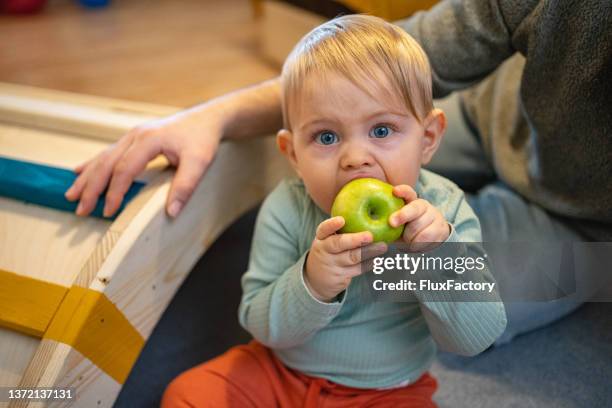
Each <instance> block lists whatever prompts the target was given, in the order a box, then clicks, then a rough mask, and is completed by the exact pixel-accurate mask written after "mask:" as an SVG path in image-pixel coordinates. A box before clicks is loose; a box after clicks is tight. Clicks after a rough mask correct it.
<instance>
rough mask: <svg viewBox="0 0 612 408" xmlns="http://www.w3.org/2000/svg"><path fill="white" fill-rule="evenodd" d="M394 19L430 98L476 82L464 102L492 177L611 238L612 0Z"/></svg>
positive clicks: (496, 4) (509, 3)
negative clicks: (413, 45) (414, 52)
mask: <svg viewBox="0 0 612 408" xmlns="http://www.w3.org/2000/svg"><path fill="white" fill-rule="evenodd" d="M397 24H399V25H400V26H402V27H403V28H404V29H406V31H408V32H409V33H410V34H411V35H412V36H414V37H415V38H416V40H417V41H418V42H419V43H420V44H421V45H422V46H423V48H424V50H425V51H426V53H427V54H428V56H429V58H430V61H431V64H432V67H433V70H434V74H433V77H434V95H435V96H436V97H441V96H444V95H446V94H448V93H450V92H452V91H455V90H462V89H465V88H468V87H470V86H472V85H475V84H478V85H477V86H474V87H472V88H471V89H469V90H467V91H465V92H463V93H462V101H463V104H464V108H465V112H466V114H467V119H468V120H469V121H470V122H471V125H473V126H474V127H475V128H476V129H477V130H478V133H479V137H480V138H481V141H482V144H483V146H484V148H485V151H486V153H487V155H488V157H489V159H490V160H491V163H492V165H493V166H494V168H495V170H496V172H497V174H498V176H499V178H500V179H501V180H503V181H504V182H505V183H507V184H508V185H510V186H511V187H512V188H514V189H515V190H516V191H517V192H518V193H520V194H521V195H523V196H524V197H526V198H527V199H528V200H530V201H533V202H535V203H537V204H539V205H541V206H542V207H543V208H545V209H547V210H549V211H550V212H551V213H552V214H554V215H555V216H558V217H559V218H562V219H563V220H564V221H566V222H567V223H569V224H570V225H571V226H573V227H574V228H575V229H577V230H578V231H579V232H581V233H583V234H584V236H585V238H586V239H590V240H607V241H611V240H612V1H611V0H464V1H459V0H450V1H443V2H441V3H439V4H438V5H437V6H436V7H434V8H432V9H431V10H430V11H428V12H420V13H418V14H416V15H414V16H413V17H411V18H410V19H407V20H403V21H400V22H398V23H397ZM498 68H499V69H498ZM494 71H495V72H494Z"/></svg>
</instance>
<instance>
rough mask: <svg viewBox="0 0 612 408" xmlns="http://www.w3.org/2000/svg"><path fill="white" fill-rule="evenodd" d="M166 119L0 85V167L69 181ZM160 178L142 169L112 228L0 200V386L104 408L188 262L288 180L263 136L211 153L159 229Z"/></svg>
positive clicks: (142, 110) (160, 168) (149, 109)
mask: <svg viewBox="0 0 612 408" xmlns="http://www.w3.org/2000/svg"><path fill="white" fill-rule="evenodd" d="M176 110H177V109H175V108H171V107H165V106H156V105H149V104H141V103H134V102H125V101H118V100H112V99H105V98H97V97H90V96H84V95H77V94H68V93H62V92H56V91H48V90H42V89H36V88H29V87H22V86H16V85H9V84H0V155H2V156H5V157H9V158H12V159H18V160H24V161H30V162H36V163H41V164H47V165H52V166H57V167H64V168H69V169H70V168H73V167H74V166H75V165H77V164H79V163H80V162H82V161H84V160H87V159H88V158H91V157H92V156H93V155H94V154H96V153H97V152H100V151H101V150H103V149H105V148H106V147H107V146H108V145H109V144H110V143H112V142H113V141H115V140H116V139H117V138H118V137H120V136H121V135H122V134H124V133H125V132H126V131H127V130H129V129H130V128H132V127H133V126H135V125H138V124H140V123H142V122H145V121H147V120H150V119H152V118H155V117H160V116H165V115H168V114H171V113H172V112H174V111H176ZM166 167H167V163H166V162H165V160H163V159H161V158H160V159H158V160H155V161H153V162H152V163H151V164H150V165H149V166H148V167H147V170H146V171H145V172H144V173H143V174H142V175H141V177H139V180H142V181H144V182H146V183H147V184H146V186H145V187H144V188H143V189H142V190H141V191H140V193H138V195H136V197H135V198H134V199H133V200H132V201H131V202H130V203H129V204H128V205H127V206H126V208H125V209H124V210H123V211H122V212H121V214H120V215H119V216H118V217H117V218H116V219H115V220H114V221H109V220H106V219H101V218H93V217H85V218H82V217H77V216H76V215H74V214H73V213H70V212H66V211H60V210H55V209H51V208H47V207H45V206H39V205H33V204H28V203H25V202H21V201H17V200H14V199H10V198H6V197H0V387H16V388H30V387H44V388H47V387H55V388H72V389H73V390H74V398H73V399H72V400H71V401H69V403H66V402H59V401H58V402H51V403H48V404H47V405H46V406H51V407H55V406H74V407H110V406H112V404H113V402H114V400H115V398H116V396H117V395H118V393H119V391H120V389H121V386H122V384H123V383H124V381H125V379H126V378H127V376H128V374H129V372H130V369H131V367H132V365H133V364H134V362H135V361H136V358H137V357H138V355H139V353H140V350H141V349H142V347H143V345H144V343H145V342H146V340H147V338H148V337H149V335H150V333H151V331H152V330H153V328H154V327H155V324H156V322H157V321H158V319H159V318H160V316H161V314H162V313H163V311H164V309H165V308H166V306H167V305H168V303H169V302H170V300H171V299H172V296H173V295H174V293H175V292H176V290H177V289H178V287H179V286H180V284H181V282H182V281H183V279H184V278H185V277H186V275H187V274H188V273H189V271H190V270H191V268H192V266H193V265H194V264H195V262H196V261H197V260H198V258H199V257H200V256H201V255H202V254H203V253H204V252H205V251H206V249H207V248H208V247H209V246H210V245H211V244H212V242H213V241H214V240H215V239H216V237H217V236H218V235H219V234H220V233H221V232H222V231H223V230H224V229H225V228H226V227H227V226H228V225H229V224H230V223H232V221H234V220H235V219H236V218H237V217H238V216H240V215H241V214H242V213H244V212H245V211H246V210H248V209H249V208H251V207H253V206H254V205H256V203H257V202H259V201H261V200H262V199H263V197H264V196H265V194H266V193H267V192H268V191H269V190H270V189H271V188H273V187H274V186H275V185H276V183H277V182H278V181H279V180H280V178H281V177H282V176H283V175H285V174H287V172H289V171H290V170H289V168H288V166H287V165H286V164H285V161H284V159H283V158H282V156H281V155H280V154H279V153H277V152H276V149H275V145H274V141H273V140H272V139H271V138H265V139H259V140H255V141H249V142H223V143H221V146H220V149H219V154H218V156H217V157H216V158H215V160H214V162H213V163H212V165H211V167H210V169H209V170H208V172H207V174H206V175H205V177H204V178H203V180H202V182H201V183H200V184H199V186H198V188H197V190H196V191H195V193H194V195H193V198H192V199H191V200H190V201H189V203H188V204H187V205H186V207H185V208H184V210H183V213H182V214H181V216H180V217H178V218H177V219H175V220H171V219H169V218H168V217H167V215H166V213H165V202H166V195H167V192H168V189H169V185H170V180H171V177H172V170H170V169H167V168H166ZM237 255H238V256H248V254H232V256H237ZM211 273H213V271H211ZM194 313H196V311H194ZM5 406H9V407H30V406H32V407H33V406H43V405H41V403H36V402H24V401H12V402H10V403H7V402H0V407H5Z"/></svg>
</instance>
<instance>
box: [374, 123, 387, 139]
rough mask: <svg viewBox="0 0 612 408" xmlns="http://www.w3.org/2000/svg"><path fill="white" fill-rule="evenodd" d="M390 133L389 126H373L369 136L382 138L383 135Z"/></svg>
mask: <svg viewBox="0 0 612 408" xmlns="http://www.w3.org/2000/svg"><path fill="white" fill-rule="evenodd" d="M390 134H391V129H389V126H382V125H379V126H375V127H373V128H372V130H371V131H370V136H372V137H376V138H379V139H382V138H383V137H387V136H389V135H390Z"/></svg>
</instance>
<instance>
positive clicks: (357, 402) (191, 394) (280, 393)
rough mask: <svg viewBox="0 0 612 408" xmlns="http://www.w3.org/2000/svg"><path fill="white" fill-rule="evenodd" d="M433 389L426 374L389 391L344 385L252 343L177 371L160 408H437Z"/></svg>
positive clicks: (433, 380) (434, 383)
mask: <svg viewBox="0 0 612 408" xmlns="http://www.w3.org/2000/svg"><path fill="white" fill-rule="evenodd" d="M436 387H437V383H436V380H435V379H434V378H433V377H431V376H430V375H429V374H424V375H423V376H422V377H421V378H420V379H419V380H418V381H417V382H415V383H413V384H410V385H408V386H405V387H401V388H394V389H390V390H375V389H360V388H352V387H345V386H343V385H339V384H335V383H333V382H331V381H328V380H325V379H323V378H316V377H310V376H307V375H305V374H302V373H300V372H298V371H295V370H292V369H290V368H288V367H286V366H285V365H284V364H283V363H282V362H281V361H280V360H278V359H277V358H276V357H275V356H274V354H273V353H272V352H271V351H270V349H268V348H267V347H265V346H263V345H262V344H261V343H258V342H256V341H252V342H250V343H249V344H247V345H241V346H236V347H233V348H231V349H230V350H228V351H227V352H226V353H225V354H223V355H221V356H219V357H217V358H215V359H213V360H210V361H208V362H206V363H202V364H200V365H198V366H196V367H194V368H191V369H190V370H187V371H185V372H184V373H182V374H181V375H179V376H178V377H177V378H175V379H174V380H173V381H172V382H171V383H170V385H169V386H168V388H167V389H166V391H165V393H164V396H163V399H162V404H161V406H162V408H178V407H198V408H199V407H214V408H222V407H239V408H243V407H244V408H246V407H265V408H268V407H280V408H301V407H304V408H315V407H326V408H327V407H329V408H331V407H334V408H335V407H347V408H348V407H393V408H399V407H410V408H413V407H414V408H435V407H436V404H435V403H434V402H433V401H432V396H433V393H434V392H435V390H436Z"/></svg>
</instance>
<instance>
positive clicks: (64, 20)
mask: <svg viewBox="0 0 612 408" xmlns="http://www.w3.org/2000/svg"><path fill="white" fill-rule="evenodd" d="M258 33H259V23H258V21H257V20H256V19H254V18H253V9H252V4H251V2H250V1H249V0H206V1H201V0H159V1H155V2H152V1H147V0H130V1H114V2H112V3H111V5H110V6H109V7H107V8H103V9H99V10H84V9H83V8H81V7H80V6H79V5H78V4H77V2H76V1H72V0H55V1H54V0H51V1H49V3H48V4H47V7H46V8H45V10H44V12H42V13H40V14H36V15H31V16H10V15H2V14H0V38H2V41H0V81H4V82H11V83H17V84H23V85H32V86H38V87H43V88H51V89H58V90H63V91H69V92H77V93H83V94H91V95H99V96H107V97H111V98H120V99H125V100H132V101H139V102H141V101H143V102H150V103H156V104H163V105H170V106H179V107H185V106H191V105H194V104H196V103H199V102H201V101H203V100H206V99H209V98H212V97H214V96H218V95H221V94H224V93H226V92H229V91H232V90H235V89H237V88H240V87H243V86H247V85H251V84H254V83H257V82H261V81H263V80H266V79H270V78H273V77H275V76H277V75H278V72H279V71H278V67H276V66H273V65H269V64H268V63H267V62H266V61H265V59H264V58H262V57H261V56H260V55H259V52H258Z"/></svg>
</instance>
